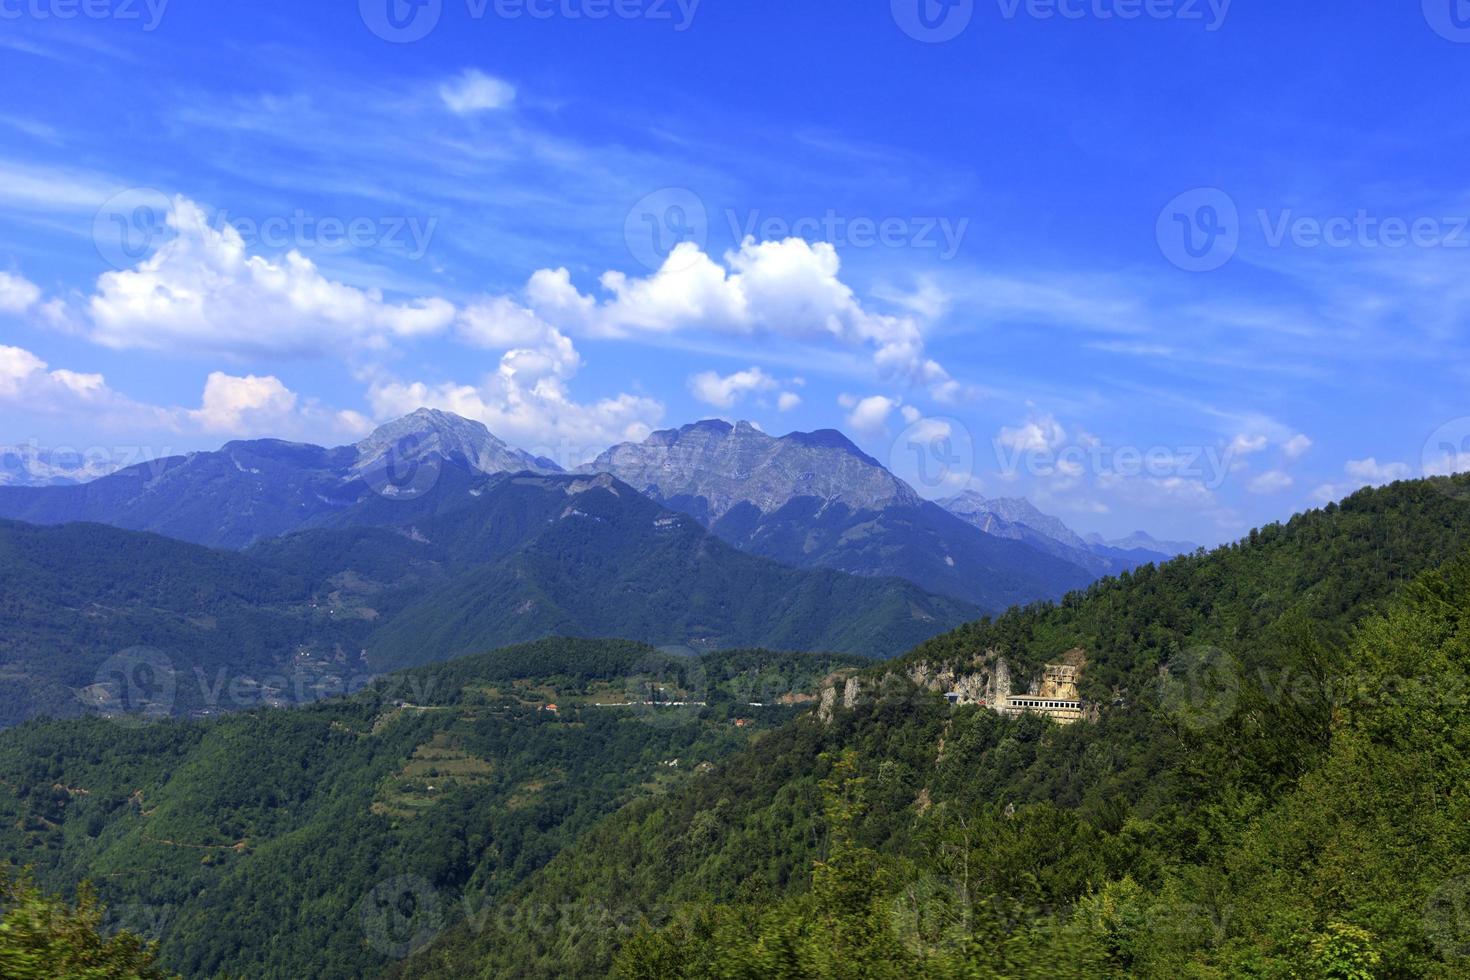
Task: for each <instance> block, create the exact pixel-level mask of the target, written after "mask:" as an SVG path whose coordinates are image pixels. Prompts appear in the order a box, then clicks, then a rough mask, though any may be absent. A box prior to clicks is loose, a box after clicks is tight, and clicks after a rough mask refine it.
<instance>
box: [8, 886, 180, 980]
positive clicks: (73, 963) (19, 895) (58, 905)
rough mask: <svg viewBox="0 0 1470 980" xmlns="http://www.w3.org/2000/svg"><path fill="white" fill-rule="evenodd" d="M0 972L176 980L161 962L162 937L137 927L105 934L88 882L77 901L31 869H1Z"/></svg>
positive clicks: (41, 978)
mask: <svg viewBox="0 0 1470 980" xmlns="http://www.w3.org/2000/svg"><path fill="white" fill-rule="evenodd" d="M0 908H3V909H4V918H3V919H0V976H3V977H5V978H7V980H52V978H55V977H68V978H71V980H170V974H167V973H165V972H164V971H162V970H160V969H159V968H158V967H157V966H156V965H155V963H156V961H157V959H158V950H157V944H156V943H145V942H144V941H143V940H141V939H139V938H138V937H137V936H134V935H132V934H131V933H126V932H119V933H117V934H116V935H114V936H110V937H105V936H103V934H102V929H101V926H102V917H103V914H104V913H105V912H106V909H104V908H103V907H102V906H101V905H100V904H98V902H97V895H96V892H94V891H93V890H92V887H91V886H90V885H88V884H86V883H83V884H82V886H81V887H80V888H78V889H77V904H76V906H75V907H72V906H70V905H68V904H67V903H66V902H65V901H64V900H62V899H61V898H59V897H56V896H52V895H46V894H43V893H42V892H41V890H40V889H39V888H37V887H36V884H35V881H34V880H33V879H32V877H31V875H30V873H29V872H23V873H21V874H20V875H13V874H11V873H9V872H7V871H4V870H3V869H0Z"/></svg>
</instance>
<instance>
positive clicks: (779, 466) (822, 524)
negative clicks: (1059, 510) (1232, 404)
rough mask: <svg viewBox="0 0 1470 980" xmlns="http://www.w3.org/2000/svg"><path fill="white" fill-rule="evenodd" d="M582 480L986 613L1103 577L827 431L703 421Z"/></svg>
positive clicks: (732, 536) (763, 544) (611, 453)
mask: <svg viewBox="0 0 1470 980" xmlns="http://www.w3.org/2000/svg"><path fill="white" fill-rule="evenodd" d="M582 470H583V471H584V472H607V473H612V474H613V475H614V476H617V477H618V478H619V479H621V480H623V481H624V482H625V483H629V484H631V485H633V486H635V487H638V488H639V489H641V490H642V491H643V492H644V493H646V494H648V495H649V496H651V497H653V498H655V499H657V500H659V501H660V502H662V503H663V504H664V505H666V506H668V507H672V508H674V509H676V510H680V511H683V512H684V513H687V514H689V515H690V516H692V517H694V518H696V519H698V520H699V521H701V522H702V523H704V524H705V525H706V526H707V527H709V529H710V530H711V531H713V532H714V533H715V534H716V535H718V536H719V537H720V538H722V539H724V540H725V541H728V542H730V543H731V544H733V545H735V546H736V547H738V548H740V549H742V550H744V551H750V552H753V553H755V554H758V555H763V556H765V557H767V558H772V559H774V560H776V561H779V562H782V563H783V564H788V565H794V566H798V567H803V568H812V567H815V568H833V569H837V570H839V571H844V572H850V573H852V574H855V575H897V576H899V577H901V578H906V579H908V580H909V581H911V582H914V583H916V584H918V585H920V586H922V587H923V588H925V589H927V590H929V591H931V592H936V593H939V594H941V595H948V596H953V597H955V598H959V599H963V600H965V601H967V602H973V603H975V604H976V605H978V606H980V607H981V608H984V609H987V610H994V611H999V610H1001V609H1004V608H1006V607H1008V606H1011V605H1015V604H1018V603H1026V602H1030V601H1033V600H1036V599H1057V598H1060V597H1061V596H1062V595H1063V594H1065V593H1066V592H1069V591H1071V590H1073V589H1078V588H1082V587H1083V586H1085V585H1086V584H1087V583H1089V582H1091V581H1092V580H1093V579H1095V578H1097V577H1098V575H1099V574H1102V573H1103V572H1098V571H1094V570H1093V569H1091V568H1087V567H1084V566H1082V565H1080V564H1078V563H1076V562H1075V561H1072V560H1069V559H1068V558H1067V557H1065V556H1062V555H1059V554H1058V553H1057V551H1058V549H1054V548H1051V547H1049V546H1048V547H1043V548H1038V547H1036V546H1035V544H1034V543H1033V542H1029V541H1022V540H1014V539H1011V538H1009V537H1007V536H999V535H994V534H988V533H984V532H983V530H982V529H980V528H977V527H975V526H972V525H970V524H968V523H966V522H965V521H964V520H961V519H960V518H958V517H956V516H955V515H953V514H951V513H949V512H948V511H947V510H945V508H943V507H941V506H940V505H938V504H935V503H933V502H931V501H928V500H925V499H923V498H922V497H920V496H919V495H918V494H917V493H916V492H915V491H914V490H913V488H912V487H910V486H909V485H908V484H907V483H905V482H903V481H902V480H900V479H899V478H898V477H896V476H894V475H893V474H892V473H890V472H889V471H888V470H887V469H885V468H884V467H883V466H882V465H881V464H880V463H879V462H878V461H877V460H875V459H873V458H872V457H871V456H868V455H867V454H866V453H864V452H863V451H862V450H860V449H859V448H858V447H857V446H855V445H853V443H852V442H850V441H849V440H848V439H847V437H846V436H844V435H842V434H841V433H840V432H836V431H833V430H830V429H828V430H821V431H818V432H807V433H792V434H790V435H787V436H782V437H779V438H778V437H774V436H770V435H767V434H766V433H764V432H762V431H760V430H759V429H757V428H756V427H755V426H753V425H750V424H749V423H744V422H742V423H738V424H735V425H731V424H730V423H727V422H721V421H705V422H698V423H695V424H693V425H687V426H684V427H683V428H680V429H670V430H664V431H661V432H655V433H653V434H652V435H651V436H649V437H648V438H647V439H646V440H644V441H643V442H641V443H625V444H623V445H619V446H614V447H613V448H611V449H609V450H608V451H607V452H605V453H603V454H602V455H601V456H599V457H597V459H595V460H594V461H592V462H591V463H589V464H587V465H586V466H584V467H582ZM977 531H979V532H980V533H977ZM1043 537H1044V536H1043Z"/></svg>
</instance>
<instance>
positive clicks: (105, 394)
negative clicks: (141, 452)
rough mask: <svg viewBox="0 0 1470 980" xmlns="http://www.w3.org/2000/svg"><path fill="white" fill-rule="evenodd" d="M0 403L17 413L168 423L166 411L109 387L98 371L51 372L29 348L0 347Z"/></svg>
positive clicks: (111, 423)
mask: <svg viewBox="0 0 1470 980" xmlns="http://www.w3.org/2000/svg"><path fill="white" fill-rule="evenodd" d="M0 404H4V405H6V406H7V407H9V408H11V409H13V410H15V411H17V412H29V413H34V414H38V415H70V416H74V417H77V418H79V419H83V420H85V421H87V422H88V423H90V424H98V423H101V424H104V425H107V426H113V427H123V426H129V425H131V426H140V427H149V426H151V427H158V426H159V425H164V424H167V423H168V422H169V416H168V413H167V412H166V411H165V410H163V409H158V408H153V407H152V406H148V405H142V404H139V403H137V402H134V401H132V400H130V399H128V398H126V397H124V396H123V395H121V394H119V393H118V392H116V391H113V390H112V389H111V388H109V387H108V386H107V381H106V379H105V378H103V376H102V375H100V374H82V373H79V372H77V371H69V370H66V369H65V368H58V369H56V370H51V369H50V365H48V364H47V363H46V362H45V361H43V360H41V358H39V357H37V356H36V355H35V354H32V353H31V352H30V351H28V350H23V349H22V348H19V347H7V346H4V345H0Z"/></svg>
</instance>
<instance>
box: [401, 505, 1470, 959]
mask: <svg viewBox="0 0 1470 980" xmlns="http://www.w3.org/2000/svg"><path fill="white" fill-rule="evenodd" d="M1464 485H1465V481H1463V480H1462V481H1460V482H1459V483H1458V484H1456V485H1454V486H1453V487H1452V486H1451V485H1450V484H1448V483H1446V482H1444V481H1436V482H1420V483H1404V484H1399V485H1396V486H1393V487H1390V488H1386V489H1382V490H1377V491H1365V492H1363V493H1360V494H1358V495H1355V496H1354V497H1352V498H1350V499H1349V500H1347V501H1345V502H1344V503H1343V504H1342V505H1340V506H1333V507H1329V508H1326V509H1324V510H1320V511H1316V512H1313V513H1310V514H1306V515H1302V516H1299V517H1297V518H1295V519H1293V520H1292V521H1290V522H1288V523H1287V524H1284V525H1280V526H1273V527H1269V528H1265V529H1262V530H1261V531H1259V532H1257V533H1255V534H1252V535H1251V536H1250V537H1249V538H1248V539H1247V540H1245V541H1242V542H1240V543H1239V544H1237V545H1234V546H1232V547H1229V548H1224V549H1220V550H1218V551H1216V552H1214V553H1212V554H1209V555H1201V556H1195V557H1187V558H1184V559H1181V560H1179V561H1176V562H1172V563H1170V564H1168V565H1166V566H1164V567H1163V568H1161V569H1155V568H1145V569H1142V570H1140V571H1137V572H1134V573H1132V574H1129V575H1125V576H1123V577H1121V578H1119V579H1117V580H1112V581H1108V582H1104V583H1100V584H1099V585H1097V586H1094V587H1093V588H1092V589H1090V590H1088V592H1087V593H1085V594H1079V595H1074V596H1072V597H1069V598H1068V599H1067V600H1066V601H1065V602H1064V603H1062V604H1061V605H1060V606H1057V607H1050V606H1039V607H1035V608H1029V609H1021V610H1015V611H1013V612H1011V613H1008V614H1006V615H1005V616H1002V617H999V618H998V619H995V620H993V621H982V622H979V623H976V624H974V625H973V626H970V627H965V628H963V629H961V630H959V631H957V632H955V633H953V634H950V635H948V636H945V637H942V638H939V639H936V640H934V641H932V642H930V643H928V644H925V645H924V646H921V647H920V648H919V649H917V650H915V651H914V652H913V653H912V654H910V655H909V656H908V657H907V658H905V659H904V661H902V662H900V663H898V664H893V665H885V666H883V667H879V668H874V669H873V670H872V671H871V672H870V673H868V674H867V675H866V678H865V681H864V684H863V692H864V693H863V696H862V697H861V698H860V699H859V701H858V703H857V704H856V705H855V706H854V707H852V708H851V709H843V708H838V710H837V711H836V712H835V713H834V714H833V717H832V719H831V721H830V723H824V722H823V721H822V720H820V719H819V718H818V717H816V716H815V715H808V716H806V717H804V718H802V719H799V720H797V721H796V722H794V723H793V724H791V725H789V726H787V727H786V728H784V729H782V730H780V731H778V732H775V733H772V734H771V735H770V736H768V737H767V738H766V739H765V740H763V742H762V743H761V746H760V748H759V750H758V751H750V752H746V753H742V754H740V755H737V756H735V757H733V758H732V759H730V760H728V761H727V762H726V763H724V764H722V765H721V766H720V767H719V769H718V770H717V771H716V772H714V773H712V774H711V775H710V776H709V777H708V778H705V779H701V780H696V781H694V782H692V783H691V784H689V785H688V786H686V787H683V788H682V789H681V791H680V792H678V793H675V794H671V795H670V796H668V797H666V798H663V799H648V800H640V801H637V802H635V803H633V804H631V805H629V806H627V807H625V808H624V809H623V810H621V811H620V812H619V813H617V814H616V815H614V816H613V817H611V818H609V819H607V820H605V821H603V822H602V823H600V824H599V825H598V826H597V827H596V828H595V829H593V830H592V831H591V832H590V833H589V834H588V835H586V836H585V837H584V838H583V839H581V840H579V841H578V842H577V843H576V845H574V846H573V847H572V848H570V849H568V850H567V851H566V852H564V853H563V854H561V855H559V856H558V857H557V858H556V859H555V860H553V861H552V862H550V864H548V865H547V867H546V868H545V869H543V870H542V871H540V872H538V873H537V874H536V875H535V876H533V877H531V878H530V879H528V880H527V881H526V882H524V883H523V884H521V885H520V886H518V887H517V888H516V889H513V890H512V891H511V893H510V895H509V897H508V899H507V906H508V907H510V908H517V907H528V908H537V907H557V906H559V905H562V904H567V903H571V904H575V903H577V902H588V901H596V902H601V903H605V904H606V905H607V906H609V907H611V908H614V909H617V910H618V916H617V917H618V920H619V921H621V922H627V921H630V920H636V921H639V922H640V923H641V930H629V929H621V930H600V931H595V930H580V931H578V930H569V929H563V930H558V929H551V930H544V931H540V932H537V933H535V934H530V935H525V934H521V933H517V932H515V931H514V930H504V931H500V932H494V933H490V932H485V931H481V932H479V933H473V932H471V931H469V930H466V929H463V928H458V929H453V930H450V931H449V932H448V933H446V935H445V936H444V937H443V938H442V939H441V940H439V941H438V942H437V943H435V944H434V945H432V946H430V947H429V948H428V949H426V950H424V951H422V952H420V953H419V954H417V955H416V956H414V957H413V958H411V959H409V960H408V961H407V962H406V963H405V964H403V966H402V967H401V969H400V972H401V973H402V975H405V976H425V977H427V976H442V975H470V976H484V977H492V976H502V975H517V974H519V975H547V976H550V975H557V974H562V975H579V976H580V975H586V976H594V975H606V974H607V973H608V972H610V971H612V970H613V969H618V970H620V971H622V972H623V973H624V974H625V975H628V976H657V975H688V976H757V975H776V976H808V975H817V976H824V975H830V976H853V975H862V976H885V975H894V976H901V975H913V973H914V972H916V971H917V972H924V973H931V972H932V973H933V974H934V975H956V976H1008V975H1027V974H1028V972H1029V973H1030V974H1031V975H1039V976H1053V975H1067V973H1068V972H1069V971H1070V972H1071V973H1072V975H1097V974H1106V973H1108V972H1113V973H1118V974H1135V975H1147V976H1202V977H1216V976H1218V977H1225V976H1240V975H1256V976H1282V977H1285V976H1343V977H1349V976H1353V977H1356V976H1365V977H1368V976H1436V975H1437V976H1455V975H1463V972H1464V970H1465V968H1466V966H1467V963H1466V961H1465V960H1464V959H1463V956H1464V955H1465V954H1466V953H1467V952H1470V933H1467V931H1466V930H1465V928H1464V919H1463V912H1464V909H1463V902H1464V897H1465V895H1464V893H1465V892H1466V889H1464V888H1462V887H1460V885H1462V884H1463V881H1464V880H1470V879H1465V878H1463V876H1465V875H1466V874H1467V873H1470V864H1467V862H1466V859H1465V858H1464V857H1463V856H1462V855H1463V854H1464V853H1466V852H1465V846H1464V845H1465V844H1466V843H1467V840H1466V836H1465V833H1466V832H1465V831H1464V829H1463V828H1464V827H1466V826H1467V824H1466V823H1465V818H1466V816H1467V811H1466V802H1467V801H1466V798H1465V792H1466V789H1467V786H1470V784H1467V782H1466V776H1467V775H1470V773H1467V772H1466V769H1465V763H1464V758H1463V753H1464V749H1465V748H1466V747H1467V746H1466V742H1467V740H1470V718H1467V717H1466V715H1465V708H1464V704H1463V690H1464V686H1465V680H1466V670H1467V667H1470V663H1467V661H1466V653H1465V651H1466V642H1467V641H1466V638H1465V636H1464V635H1463V628H1464V626H1465V617H1466V615H1467V609H1470V572H1467V569H1466V566H1465V564H1464V559H1463V557H1462V556H1463V554H1464V552H1465V549H1466V547H1467V543H1470V533H1467V532H1470V505H1467V504H1466V502H1465V498H1464V495H1463V494H1462V493H1451V492H1447V491H1449V490H1451V489H1463V487H1464ZM1074 647H1081V648H1082V649H1084V650H1085V651H1086V652H1087V654H1088V658H1089V660H1088V667H1087V669H1086V671H1085V672H1084V678H1083V687H1084V693H1085V695H1086V696H1087V698H1088V699H1089V700H1090V701H1092V702H1093V703H1094V704H1097V705H1099V706H1100V711H1099V717H1098V720H1097V721H1096V722H1084V723H1081V724H1078V725H1075V726H1072V727H1070V728H1057V727H1056V726H1055V725H1054V723H1052V722H1050V721H1048V720H1045V719H1042V718H1039V717H1035V716H1027V717H1021V718H1004V717H1001V716H998V715H996V714H995V713H993V712H990V711H987V710H985V709H983V708H980V707H975V706H962V707H952V706H950V705H949V704H948V703H947V702H946V701H945V699H944V698H943V696H942V694H940V693H938V692H933V691H928V690H925V689H923V688H920V687H916V686H915V685H914V684H913V683H912V682H911V681H910V680H909V679H907V676H905V675H907V674H908V672H909V671H910V670H913V669H915V668H917V667H918V666H919V665H921V664H928V665H930V666H931V667H934V666H936V665H939V664H942V663H946V662H950V663H957V664H960V665H964V664H968V663H970V662H972V661H974V660H975V659H976V658H977V657H979V656H981V655H983V654H984V653H985V652H986V651H989V650H995V651H997V652H1001V653H1003V654H1004V655H1005V656H1006V657H1008V658H1009V659H1010V660H1011V661H1012V662H1013V665H1014V666H1013V670H1015V671H1016V672H1017V673H1018V674H1022V675H1025V674H1026V673H1028V672H1034V671H1035V670H1036V669H1037V668H1039V666H1040V665H1041V664H1043V663H1045V662H1047V661H1048V660H1050V659H1053V658H1055V657H1057V656H1058V655H1059V654H1061V653H1062V652H1063V651H1066V650H1069V649H1072V648H1074ZM1446 930H1449V933H1448V935H1447V934H1446ZM1456 930H1458V932H1456ZM844 943H847V944H848V945H843V944H844ZM620 950H621V951H622V952H621V959H618V957H619V953H620ZM859 963H861V964H864V965H863V966H862V967H861V968H859V967H858V966H856V965H855V964H859ZM1355 971H1356V972H1355Z"/></svg>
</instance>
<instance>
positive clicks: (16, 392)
mask: <svg viewBox="0 0 1470 980" xmlns="http://www.w3.org/2000/svg"><path fill="white" fill-rule="evenodd" d="M0 405H5V406H6V408H7V409H11V410H13V411H15V412H16V413H21V414H33V415H49V416H62V417H67V418H71V419H75V420H76V421H77V422H78V423H80V424H83V425H86V426H87V427H89V428H110V429H115V430H124V431H129V432H133V433H137V432H142V431H149V432H198V433H209V434H226V435H232V436H245V435H256V436H279V437H283V438H303V439H314V440H317V441H322V442H331V441H333V440H334V439H340V438H344V437H346V438H356V437H357V436H360V435H362V434H363V433H364V432H365V431H366V430H367V429H368V428H369V427H370V426H369V425H368V423H367V420H366V419H364V418H363V417H362V416H361V415H358V414H357V413H356V412H334V411H332V410H330V409H327V408H324V407H321V406H319V405H318V404H316V402H314V401H312V400H310V399H302V398H300V397H298V396H297V395H296V394H295V393H294V392H291V391H289V390H288V389H287V388H286V387H285V385H283V384H281V382H280V381H279V380H278V379H276V378H274V377H269V376H267V377H255V376H247V377H243V378H235V377H231V376H229V375H227V374H223V373H221V372H218V371H216V372H214V373H213V374H211V375H209V378H208V380H207V381H206V382H205V385H204V392H203V395H202V397H201V401H200V407H199V408H195V409H189V408H170V407H164V406H160V405H149V404H145V403H143V402H138V401H135V400H133V399H131V398H129V397H127V396H126V395H124V394H122V393H121V392H118V391H116V390H114V389H113V388H112V387H110V386H109V385H108V383H107V379H106V378H105V377H103V376H102V375H100V374H84V373H81V372H77V371H70V370H67V369H65V368H57V369H55V370H52V369H51V368H50V366H49V365H48V364H47V363H46V362H45V361H43V360H41V359H40V358H39V357H37V356H36V355H35V354H32V353H31V352H30V351H27V350H22V349H21V348H19V347H6V346H3V345H0Z"/></svg>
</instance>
